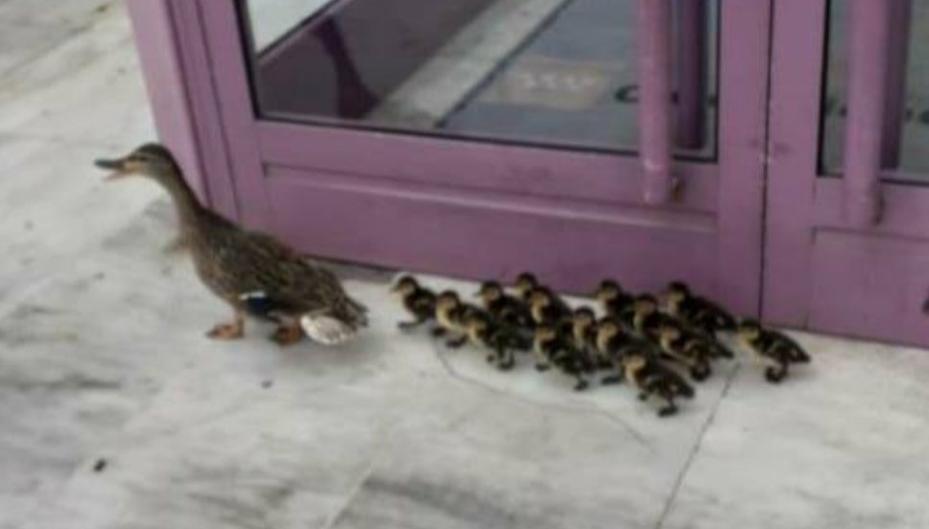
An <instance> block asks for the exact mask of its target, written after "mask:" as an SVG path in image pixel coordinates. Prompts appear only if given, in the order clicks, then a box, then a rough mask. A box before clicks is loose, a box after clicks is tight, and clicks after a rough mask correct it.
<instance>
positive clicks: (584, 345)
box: [571, 307, 609, 371]
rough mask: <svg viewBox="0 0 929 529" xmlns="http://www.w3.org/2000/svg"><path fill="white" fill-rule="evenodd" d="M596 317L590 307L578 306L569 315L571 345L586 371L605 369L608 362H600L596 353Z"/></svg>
mask: <svg viewBox="0 0 929 529" xmlns="http://www.w3.org/2000/svg"><path fill="white" fill-rule="evenodd" d="M596 341H597V317H596V315H595V314H594V311H593V309H591V308H590V307H578V308H577V309H575V310H574V313H573V314H572V316H571V342H572V347H573V348H574V350H575V351H576V352H577V354H578V355H579V356H580V357H581V358H582V359H583V361H584V364H585V367H586V369H587V370H588V371H592V370H594V369H596V368H601V369H606V368H608V367H609V364H608V363H606V364H605V363H604V362H601V361H600V359H599V358H598V355H597V348H596Z"/></svg>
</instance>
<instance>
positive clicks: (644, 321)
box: [621, 294, 683, 343]
mask: <svg viewBox="0 0 929 529" xmlns="http://www.w3.org/2000/svg"><path fill="white" fill-rule="evenodd" d="M621 320H622V321H623V323H625V324H626V325H627V326H629V327H630V328H632V329H634V330H635V331H636V332H638V333H639V334H641V335H642V336H644V337H646V338H649V339H651V340H653V341H655V342H656V343H657V341H658V338H659V331H660V329H661V326H662V325H673V326H678V327H682V326H683V323H682V322H681V321H680V320H678V319H677V318H675V317H674V316H671V315H668V314H665V313H663V312H658V300H657V299H655V296H652V295H651V294H641V295H639V296H636V298H635V301H633V302H632V307H631V309H630V310H627V311H626V312H625V313H624V314H623V315H622V316H621Z"/></svg>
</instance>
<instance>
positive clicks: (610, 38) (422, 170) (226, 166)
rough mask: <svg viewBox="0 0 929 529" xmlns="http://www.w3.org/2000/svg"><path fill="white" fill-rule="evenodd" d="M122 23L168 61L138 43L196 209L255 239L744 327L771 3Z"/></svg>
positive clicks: (195, 16)
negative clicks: (678, 309)
mask: <svg viewBox="0 0 929 529" xmlns="http://www.w3.org/2000/svg"><path fill="white" fill-rule="evenodd" d="M153 4H157V5H159V6H161V9H160V11H159V10H154V11H153V8H152V7H151V6H152V5H153ZM269 4H278V5H283V4H290V5H296V4H300V5H302V6H303V7H299V8H298V11H296V12H294V13H292V14H291V15H286V13H285V14H284V15H280V14H279V13H278V14H277V15H274V16H271V15H270V14H269V13H270V12H269V11H267V6H268V5H269ZM306 6H311V7H309V8H307V7H306ZM514 6H516V7H518V9H515V8H514ZM130 7H131V8H132V10H133V13H134V15H135V17H136V19H137V20H141V21H143V23H144V24H146V25H147V27H148V28H149V30H148V31H147V32H143V33H147V34H150V33H152V31H153V30H152V29H151V28H159V27H161V36H162V39H165V38H167V39H170V42H171V43H173V45H174V46H176V47H175V48H166V47H165V42H163V41H162V42H158V38H156V37H148V38H145V39H142V40H141V41H140V45H141V47H143V48H148V49H152V48H155V47H156V46H160V48H157V52H155V51H150V52H149V55H152V54H156V55H159V56H162V55H166V56H168V58H170V59H173V62H171V61H168V62H170V63H171V65H172V68H176V69H177V76H178V77H180V78H181V79H183V89H184V93H183V94H182V95H183V98H182V101H183V106H184V111H185V112H186V113H187V114H188V115H189V116H190V120H191V122H192V123H193V126H192V127H188V128H187V129H188V130H187V131H186V132H187V133H188V134H187V135H186V136H185V137H192V138H193V139H192V140H190V141H193V142H196V144H197V147H196V149H195V150H196V151H197V152H198V153H200V158H201V159H200V160H199V161H198V162H197V163H196V164H191V165H196V169H197V174H199V175H201V179H202V181H203V188H204V194H205V196H206V197H207V198H208V199H209V200H210V203H211V204H213V206H214V207H216V208H217V209H219V210H221V211H223V212H225V213H226V214H228V215H230V216H234V217H236V218H238V219H239V220H241V221H242V222H244V223H246V224H248V225H250V226H253V227H257V228H262V229H266V230H269V231H272V232H274V233H277V234H279V235H281V236H283V237H284V238H286V239H287V240H289V241H290V242H292V243H294V244H295V245H297V246H298V247H299V248H300V249H302V250H304V251H306V252H307V253H310V254H315V255H320V256H325V257H332V258H337V259H346V260H351V261H360V262H366V263H373V264H379V265H386V266H392V267H399V268H404V269H410V270H414V271H425V272H437V273H445V274H449V273H451V274H457V275H461V276H464V277H474V278H484V277H499V278H503V279H507V278H512V277H513V276H515V275H516V274H517V273H518V272H520V271H522V270H525V269H531V270H534V271H536V272H537V273H538V274H539V275H540V276H541V277H543V278H544V279H545V280H547V281H549V282H551V283H553V284H555V285H556V286H558V287H560V288H565V289H568V290H572V291H578V292H583V291H589V290H590V289H591V288H592V287H593V286H594V285H595V284H596V283H597V282H598V281H599V280H600V279H602V278H603V277H606V276H612V277H616V278H618V279H620V280H621V281H622V282H624V283H625V284H627V285H628V286H629V287H630V288H633V289H657V288H660V287H662V286H663V285H664V284H665V283H666V282H667V281H670V280H672V279H683V280H687V281H690V282H692V283H693V284H694V285H695V286H696V287H697V288H699V289H700V290H702V291H704V292H706V293H708V294H710V295H713V296H718V297H719V298H721V299H722V300H723V301H725V302H726V303H728V304H730V305H732V306H733V308H734V309H735V310H737V311H739V312H741V313H745V314H757V313H758V311H759V308H760V300H761V298H760V280H761V273H760V270H761V252H762V231H763V230H762V212H763V189H764V169H765V166H764V162H765V135H766V129H765V124H766V118H767V116H766V107H767V84H766V83H767V75H768V58H769V57H768V55H769V53H768V52H769V49H768V45H769V41H770V39H769V37H770V32H769V27H770V19H771V12H770V5H769V3H768V2H729V1H723V2H718V1H706V2H704V1H699V2H698V1H693V2H672V1H671V0H661V1H658V0H639V1H635V0H623V1H614V0H574V1H566V0H533V1H532V2H521V3H520V2H515V3H514V2H507V1H500V0H495V1H491V0H461V1H456V2H434V1H430V0H390V1H389V2H387V1H374V0H334V1H323V0H320V1H318V2H315V3H314V2H297V3H294V2H281V1H279V0H248V1H244V0H243V1H233V0H222V1H220V0H158V1H157V2H154V1H153V0H131V2H130ZM300 9H302V11H301V10H300ZM155 11H157V12H155ZM637 16H638V17H639V18H636V17H637ZM637 27H639V28H647V29H648V30H649V31H638V32H636V31H635V30H636V28H637ZM162 62H165V61H162ZM146 67H147V69H148V65H146ZM149 77H150V78H151V77H152V76H151V75H150V76H149ZM717 87H722V88H721V89H717ZM150 89H151V90H152V91H153V93H157V92H159V91H164V90H165V87H163V86H159V85H158V84H157V83H150ZM662 94H664V95H662ZM175 101H177V98H176V99H175ZM672 101H673V103H672ZM640 106H641V108H640ZM156 112H158V107H157V105H156ZM191 131H192V132H191ZM161 132H162V134H163V135H164V136H166V137H168V138H171V137H172V136H171V133H172V132H174V131H173V129H170V128H164V127H163V128H162V131H161ZM640 135H641V136H643V137H647V138H650V141H648V142H646V145H643V146H642V148H641V149H640V148H639V144H640V142H639V136H640ZM662 141H664V143H662ZM672 152H673V155H674V157H673V159H672V158H671V155H672Z"/></svg>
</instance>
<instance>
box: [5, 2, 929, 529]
mask: <svg viewBox="0 0 929 529" xmlns="http://www.w3.org/2000/svg"><path fill="white" fill-rule="evenodd" d="M39 6H41V9H40V7H39ZM128 31H129V29H128V24H127V22H126V19H125V13H124V12H123V7H122V6H121V5H120V3H118V2H113V1H110V2H107V1H106V0H94V1H90V0H69V1H68V2H46V1H43V2H36V1H35V0H0V175H2V178H0V210H2V211H3V212H4V215H5V219H4V222H3V223H2V224H0V241H2V245H3V247H4V250H5V251H4V255H5V256H6V257H5V258H4V259H0V528H2V529H13V528H16V529H20V528H46V527H47V528H56V529H58V528H88V529H89V528H94V529H104V528H158V529H164V528H187V527H197V528H211V527H217V528H219V527H223V528H228V527H242V528H264V527H274V528H285V527H293V528H297V527H299V528H307V527H317V528H328V527H337V528H355V527H359V528H360V527H366V528H367V527H371V528H374V527H376V528H378V529H383V528H411V527H423V528H430V529H434V528H444V527H451V528H459V527H460V528H464V527H475V528H477V527H481V528H485V527H489V528H502V527H508V528H509V527H512V528H523V527H524V528H533V529H535V528H561V527H565V528H568V527H570V528H586V527H623V528H639V527H641V528H656V527H663V528H713V529H718V528H728V527H732V528H744V527H753V528H794V527H817V528H827V527H835V528H843V529H845V528H872V527H882V528H923V527H927V526H929V508H927V507H926V504H925V498H926V497H929V463H927V462H926V458H925V447H926V439H929V414H927V413H926V412H925V408H926V403H927V401H929V387H927V385H926V384H925V381H926V380H929V354H927V353H926V352H925V351H921V350H914V349H906V348H894V347H887V346H880V345H874V344H869V343H863V342H852V341H844V340H837V339H832V338H823V337H818V336H810V335H800V336H799V339H800V340H801V341H802V342H803V343H804V344H805V345H806V346H807V347H808V348H809V350H810V351H811V353H812V354H813V356H814V363H813V364H812V366H811V368H810V369H809V370H807V371H806V372H804V373H802V374H800V375H799V376H797V377H796V378H794V379H792V380H790V381H789V382H788V383H787V384H785V385H784V386H783V387H772V386H769V385H767V384H765V383H763V381H762V380H761V376H760V373H759V371H758V370H757V369H756V367H755V366H752V365H751V364H749V363H734V364H732V365H731V366H729V367H728V368H726V369H724V370H723V372H721V373H720V374H719V375H718V376H717V377H715V379H713V380H711V381H710V382H708V383H707V384H705V385H703V386H701V387H700V390H699V394H698V397H697V399H695V400H694V401H692V402H690V403H688V405H687V406H686V407H685V408H684V409H683V411H682V414H681V415H680V416H679V417H676V418H674V419H672V420H658V419H656V418H655V417H654V415H653V410H652V409H650V408H649V407H648V406H646V405H643V404H641V403H639V402H638V401H636V400H635V399H634V398H633V396H632V395H631V394H630V392H629V391H628V390H626V389H624V388H612V389H599V390H595V391H591V392H589V393H585V394H576V393H573V392H571V391H570V389H569V382H568V381H566V380H564V379H562V378H560V377H558V376H557V375H554V374H550V375H549V374H547V375H539V374H537V373H535V372H534V370H532V369H530V368H528V365H527V363H526V362H523V364H522V365H521V366H520V367H519V368H518V369H517V370H516V371H515V372H513V373H507V374H502V373H498V372H495V371H493V370H492V369H490V368H489V367H488V366H487V365H486V364H485V363H484V360H483V358H482V355H481V354H478V353H477V352H474V351H469V350H467V349H465V350H461V351H457V352H451V351H447V350H444V349H442V348H440V347H437V346H435V345H433V344H432V343H430V341H429V340H428V339H426V337H424V336H421V335H416V334H410V335H404V334H401V333H398V332H397V331H396V330H395V328H394V323H395V321H396V320H397V319H398V318H399V317H400V314H399V311H398V310H397V308H396V307H395V305H394V304H393V303H392V301H391V300H389V299H388V298H387V297H386V295H385V282H386V281H387V279H388V278H387V276H386V275H384V274H378V273H374V272H365V271H361V270H343V272H344V273H345V274H346V275H348V277H349V281H348V283H347V284H348V287H349V289H350V290H352V291H353V292H354V293H355V294H356V295H357V296H358V297H359V298H360V299H362V300H363V301H364V302H365V303H367V304H369V305H370V306H371V308H372V310H373V313H374V315H375V318H374V320H373V325H372V328H371V329H370V330H369V332H368V333H367V334H365V335H364V336H363V337H361V338H360V339H359V340H358V341H356V342H354V343H352V344H350V345H348V346H345V347H343V348H341V349H323V348H320V347H316V346H313V345H310V344H306V345H301V346H298V347H296V348H293V349H288V350H283V351H281V350H278V349H276V348H274V347H272V346H270V344H269V343H268V342H267V340H266V339H265V337H264V335H265V334H266V333H267V332H268V330H267V329H264V328H255V327H252V331H253V332H252V333H251V334H250V335H249V337H248V338H247V339H246V340H244V341H241V342H238V343H232V344H218V343H213V342H210V341H208V340H206V339H205V338H204V337H203V331H205V330H206V329H207V328H209V327H210V326H211V325H212V324H213V323H215V322H216V321H218V320H220V319H223V318H225V317H226V316H227V314H226V313H225V309H224V308H223V307H222V305H220V304H219V303H218V302H217V301H215V300H214V299H212V298H211V297H210V296H209V295H208V294H207V293H206V292H205V290H204V289H203V288H202V287H201V286H200V285H199V284H198V283H197V281H196V280H195V279H194V277H193V275H192V272H191V269H190V266H189V265H188V263H187V262H186V260H185V259H184V258H183V257H182V256H176V255H169V254H166V253H165V252H164V251H163V248H164V247H165V245H166V244H167V243H168V242H169V240H170V239H171V235H172V230H173V227H174V226H173V224H174V221H173V218H172V210H171V208H170V206H169V204H167V202H166V201H165V199H164V198H163V197H162V194H161V192H160V191H159V190H158V189H156V188H155V187H154V186H151V185H149V184H146V183H142V182H139V183H126V184H123V185H107V186H104V185H103V184H102V183H101V175H100V174H99V173H98V172H97V171H96V170H94V169H93V168H92V167H91V165H90V161H91V160H92V159H93V158H94V157H97V156H100V155H108V154H113V153H117V152H121V151H124V150H127V149H129V148H131V147H133V146H134V145H135V144H137V143H140V142H143V141H147V140H150V139H152V138H153V137H154V132H153V130H152V126H151V120H150V117H149V115H148V109H147V107H146V103H145V95H144V90H143V88H142V85H141V82H140V79H139V74H138V68H137V64H136V60H135V57H134V52H133V50H132V46H131V40H130V37H129V32H128ZM431 283H432V284H433V285H435V286H457V287H459V288H461V289H463V290H464V291H468V290H469V289H472V288H473V285H464V284H460V283H452V282H448V281H445V280H440V279H433V280H432V281H431ZM101 461H105V463H106V464H105V468H100V469H99V470H100V471H95V468H94V467H95V466H96V465H97V464H98V462H101Z"/></svg>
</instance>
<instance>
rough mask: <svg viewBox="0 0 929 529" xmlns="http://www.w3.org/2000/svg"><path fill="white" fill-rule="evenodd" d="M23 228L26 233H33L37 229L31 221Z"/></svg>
mask: <svg viewBox="0 0 929 529" xmlns="http://www.w3.org/2000/svg"><path fill="white" fill-rule="evenodd" d="M23 228H25V229H26V231H32V229H33V228H35V224H34V223H33V222H32V221H31V220H27V221H26V223H25V224H23Z"/></svg>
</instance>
